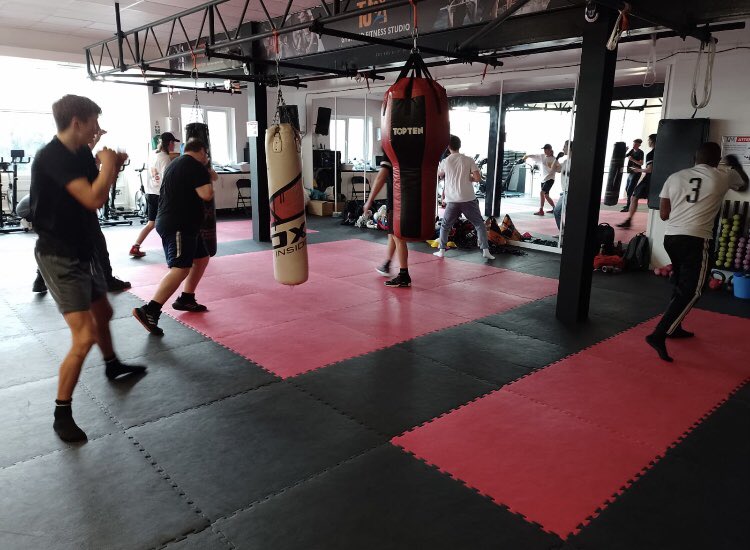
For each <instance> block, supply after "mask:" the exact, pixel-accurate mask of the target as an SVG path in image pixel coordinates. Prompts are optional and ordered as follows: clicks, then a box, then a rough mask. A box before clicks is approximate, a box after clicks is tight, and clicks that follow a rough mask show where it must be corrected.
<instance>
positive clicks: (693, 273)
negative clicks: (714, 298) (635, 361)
mask: <svg viewBox="0 0 750 550" xmlns="http://www.w3.org/2000/svg"><path fill="white" fill-rule="evenodd" d="M720 160H721V147H719V144H718V143H713V142H709V143H704V144H703V145H701V146H700V148H699V149H698V151H697V152H696V153H695V166H693V167H692V168H688V169H686V170H680V171H679V172H676V173H674V174H672V175H671V176H669V178H667V181H666V182H665V183H664V187H663V188H662V190H661V193H660V194H659V198H660V199H661V201H660V203H659V214H660V216H661V219H662V220H665V221H666V222H667V227H666V230H665V231H664V249H665V250H666V251H667V254H669V258H670V259H671V260H672V266H673V275H672V281H673V284H674V285H675V288H674V293H673V294H672V301H671V302H670V303H669V306H668V307H667V311H666V312H665V313H664V315H663V316H662V318H661V320H660V321H659V324H657V325H656V328H655V329H654V332H652V333H651V334H649V335H648V336H646V342H647V343H648V344H649V345H650V346H651V347H653V348H654V349H655V350H656V351H657V352H658V353H659V357H661V358H662V359H663V360H664V361H672V358H671V357H670V356H669V354H668V353H667V347H666V338H688V337H690V336H693V333H692V332H688V331H687V330H685V329H683V328H682V320H683V319H684V318H685V316H686V315H687V314H688V312H689V311H690V309H691V308H692V307H693V306H694V305H695V303H696V302H697V301H698V298H700V296H701V291H702V290H703V286H704V285H705V283H706V280H707V277H708V272H709V270H710V267H709V266H710V262H711V259H710V256H711V248H712V246H711V245H712V239H713V234H714V228H715V226H716V217H717V215H718V214H719V209H720V208H721V201H722V200H724V195H725V194H726V192H727V191H728V190H729V189H730V188H731V189H734V190H736V191H743V190H745V189H747V187H748V177H747V174H746V173H745V171H744V170H743V169H742V166H741V165H740V163H739V161H738V160H737V157H735V156H734V155H728V156H727V157H726V159H725V162H726V164H727V166H729V167H730V168H731V170H729V171H728V172H727V171H723V170H719V169H718V168H717V166H718V165H719V161H720Z"/></svg>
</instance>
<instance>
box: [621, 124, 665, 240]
mask: <svg viewBox="0 0 750 550" xmlns="http://www.w3.org/2000/svg"><path fill="white" fill-rule="evenodd" d="M648 146H649V147H651V150H650V151H649V152H648V154H647V155H646V166H645V167H644V168H632V170H633V172H635V173H636V174H638V176H639V177H640V175H641V174H646V175H645V176H644V177H643V179H642V180H641V181H639V182H638V184H637V185H636V186H635V189H633V195H632V196H631V198H630V208H629V209H628V217H627V219H626V220H625V221H624V222H622V223H618V224H617V227H622V228H624V229H627V228H628V227H630V225H631V224H632V223H633V216H635V213H636V211H637V210H638V199H648V192H649V189H650V188H651V172H652V171H653V169H654V151H655V148H656V134H651V135H650V136H648Z"/></svg>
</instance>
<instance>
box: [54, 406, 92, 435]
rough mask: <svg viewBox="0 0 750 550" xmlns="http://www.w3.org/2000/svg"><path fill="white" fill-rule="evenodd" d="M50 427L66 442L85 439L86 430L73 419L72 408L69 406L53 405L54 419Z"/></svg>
mask: <svg viewBox="0 0 750 550" xmlns="http://www.w3.org/2000/svg"><path fill="white" fill-rule="evenodd" d="M52 429H53V430H55V433H56V434H57V436H58V437H59V438H60V439H62V440H63V441H65V442H67V443H80V442H82V441H86V439H87V438H86V432H84V431H83V430H82V429H81V428H79V427H78V424H76V421H75V420H73V410H72V409H71V408H70V407H55V421H54V423H53V424H52Z"/></svg>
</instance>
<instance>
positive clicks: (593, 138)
mask: <svg viewBox="0 0 750 550" xmlns="http://www.w3.org/2000/svg"><path fill="white" fill-rule="evenodd" d="M616 19H617V13H616V12H615V11H613V10H611V9H608V8H604V7H600V13H599V19H598V20H597V21H596V22H595V23H589V24H587V25H586V26H585V28H584V32H583V50H582V53H581V70H580V76H579V82H578V92H577V94H576V119H575V132H574V136H573V154H572V164H571V167H570V174H571V179H570V188H569V190H568V202H567V206H566V216H565V246H563V254H562V261H561V263H560V285H559V288H558V293H557V318H558V319H560V320H561V321H563V322H564V323H567V324H573V323H578V322H582V321H585V320H586V319H587V318H588V313H589V302H590V299H591V278H592V269H593V261H594V256H595V254H596V252H597V251H596V250H595V248H596V244H595V237H594V235H595V232H596V226H597V224H598V222H599V204H600V202H601V193H602V178H603V176H604V158H605V154H606V147H607V132H608V130H609V117H610V109H611V104H612V91H613V88H614V78H615V65H616V62H617V51H616V50H615V51H609V50H608V49H607V47H606V44H607V40H608V39H609V36H610V33H611V32H612V28H613V27H614V24H615V20H616Z"/></svg>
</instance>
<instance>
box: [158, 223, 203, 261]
mask: <svg viewBox="0 0 750 550" xmlns="http://www.w3.org/2000/svg"><path fill="white" fill-rule="evenodd" d="M159 235H160V236H161V244H162V246H163V247H164V255H165V256H166V257H167V266H168V267H179V268H181V269H189V268H191V267H192V266H193V260H199V259H200V258H206V257H207V256H208V250H206V244H205V243H204V242H203V237H201V236H200V233H186V232H184V231H176V232H174V233H164V234H163V235H162V234H161V233H160V234H159Z"/></svg>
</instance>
